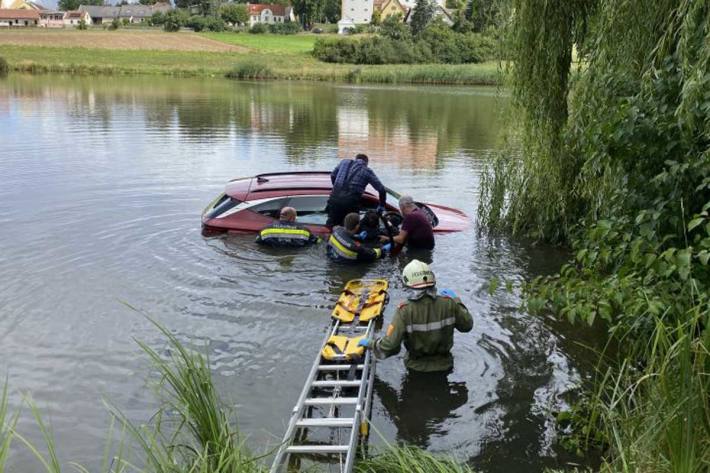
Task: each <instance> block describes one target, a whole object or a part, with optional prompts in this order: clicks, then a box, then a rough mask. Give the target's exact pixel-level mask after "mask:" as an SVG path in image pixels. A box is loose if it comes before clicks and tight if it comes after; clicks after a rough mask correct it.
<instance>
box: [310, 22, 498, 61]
mask: <svg viewBox="0 0 710 473" xmlns="http://www.w3.org/2000/svg"><path fill="white" fill-rule="evenodd" d="M494 52H495V44H494V42H493V40H491V39H489V38H486V37H484V36H482V35H480V34H476V33H466V34H464V33H457V32H455V31H453V30H452V29H451V28H449V27H448V26H446V25H444V24H442V23H440V22H434V23H433V24H432V25H430V26H429V27H428V28H427V29H426V30H424V32H422V34H421V35H420V36H419V37H417V38H416V39H414V38H412V35H411V33H410V32H409V28H408V27H407V26H406V25H404V24H401V23H397V22H396V21H394V20H390V19H389V18H388V19H386V20H385V21H384V22H383V24H382V26H381V27H380V35H376V36H370V37H367V38H357V39H354V38H338V39H333V38H319V39H317V40H316V42H315V44H314V46H313V52H312V54H313V56H314V57H316V58H317V59H320V60H321V61H325V62H335V63H347V64H424V63H445V64H463V63H477V62H482V61H484V60H488V59H491V58H492V57H493V55H494Z"/></svg>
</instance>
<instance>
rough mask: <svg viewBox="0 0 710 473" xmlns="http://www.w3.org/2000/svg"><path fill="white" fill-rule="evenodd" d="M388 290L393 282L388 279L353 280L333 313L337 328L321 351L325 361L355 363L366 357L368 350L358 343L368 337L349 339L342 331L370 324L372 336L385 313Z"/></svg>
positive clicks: (368, 327) (352, 337) (345, 289)
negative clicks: (374, 326)
mask: <svg viewBox="0 0 710 473" xmlns="http://www.w3.org/2000/svg"><path fill="white" fill-rule="evenodd" d="M388 287H389V283H388V282H387V280H386V279H353V280H351V281H348V283H347V284H346V285H345V288H344V289H343V292H342V293H341V294H340V297H338V301H337V302H336V303H335V308H334V309H333V312H332V314H331V316H332V317H333V319H334V322H335V326H334V329H333V334H332V335H331V336H330V338H328V340H327V341H326V343H325V346H323V349H322V351H321V355H322V356H323V359H325V360H328V361H336V360H337V361H353V360H356V359H359V358H361V357H362V356H363V354H364V353H365V349H364V348H363V347H361V346H358V342H359V341H360V340H361V339H362V338H364V337H365V336H364V335H360V336H347V335H342V334H341V333H340V331H341V329H344V328H346V327H350V328H351V329H352V327H353V326H361V325H367V329H366V330H365V332H366V334H369V333H370V332H371V330H370V324H371V323H372V322H374V321H375V320H377V319H378V318H379V317H381V316H382V313H383V312H384V308H385V305H386V304H387V289H388ZM346 324H349V325H346Z"/></svg>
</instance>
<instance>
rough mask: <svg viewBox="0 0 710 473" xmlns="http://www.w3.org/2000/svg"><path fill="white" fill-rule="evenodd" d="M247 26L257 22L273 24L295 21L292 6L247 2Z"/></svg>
mask: <svg viewBox="0 0 710 473" xmlns="http://www.w3.org/2000/svg"><path fill="white" fill-rule="evenodd" d="M247 10H248V12H249V26H250V27H251V26H254V25H255V24H257V23H265V24H274V23H285V22H287V21H296V16H295V15H294V14H293V8H292V7H287V6H284V5H276V4H271V3H247Z"/></svg>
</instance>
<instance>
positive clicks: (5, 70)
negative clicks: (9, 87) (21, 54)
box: [0, 56, 10, 77]
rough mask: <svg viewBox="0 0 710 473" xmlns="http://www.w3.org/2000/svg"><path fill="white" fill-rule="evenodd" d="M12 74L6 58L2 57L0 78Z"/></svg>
mask: <svg viewBox="0 0 710 473" xmlns="http://www.w3.org/2000/svg"><path fill="white" fill-rule="evenodd" d="M9 72H10V65H9V64H8V63H7V61H6V60H5V58H3V57H2V56H0V77H5V76H6V75H7V74H8V73H9Z"/></svg>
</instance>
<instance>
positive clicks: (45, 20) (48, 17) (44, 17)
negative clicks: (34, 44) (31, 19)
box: [39, 10, 64, 28]
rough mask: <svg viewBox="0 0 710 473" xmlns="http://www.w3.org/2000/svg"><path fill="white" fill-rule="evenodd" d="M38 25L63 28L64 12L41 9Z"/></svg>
mask: <svg viewBox="0 0 710 473" xmlns="http://www.w3.org/2000/svg"><path fill="white" fill-rule="evenodd" d="M39 26H41V27H42V28H64V12H63V11H56V10H41V11H40V12H39Z"/></svg>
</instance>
